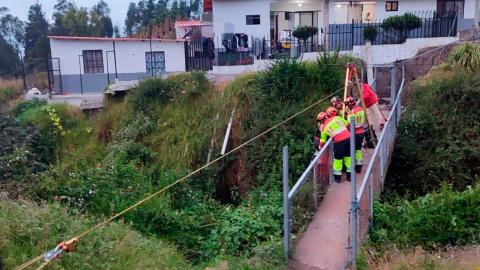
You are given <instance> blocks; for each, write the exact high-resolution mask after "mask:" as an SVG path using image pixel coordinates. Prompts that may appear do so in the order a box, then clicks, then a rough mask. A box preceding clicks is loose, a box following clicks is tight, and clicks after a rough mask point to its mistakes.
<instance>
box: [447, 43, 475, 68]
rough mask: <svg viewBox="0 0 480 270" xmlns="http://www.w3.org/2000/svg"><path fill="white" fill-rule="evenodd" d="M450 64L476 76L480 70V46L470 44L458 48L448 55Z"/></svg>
mask: <svg viewBox="0 0 480 270" xmlns="http://www.w3.org/2000/svg"><path fill="white" fill-rule="evenodd" d="M448 63H449V64H451V65H455V66H457V67H459V68H462V69H465V70H467V71H468V72H471V73H475V74H476V73H477V72H478V71H479V70H480V46H478V45H477V44H472V43H469V42H464V43H463V44H462V45H458V46H456V47H455V48H453V50H452V52H451V53H450V54H449V55H448Z"/></svg>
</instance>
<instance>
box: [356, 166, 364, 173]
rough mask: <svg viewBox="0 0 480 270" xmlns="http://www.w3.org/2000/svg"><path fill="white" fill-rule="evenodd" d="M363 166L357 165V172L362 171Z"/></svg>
mask: <svg viewBox="0 0 480 270" xmlns="http://www.w3.org/2000/svg"><path fill="white" fill-rule="evenodd" d="M362 167H363V165H355V171H356V172H357V173H361V172H362Z"/></svg>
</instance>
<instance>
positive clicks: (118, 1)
mask: <svg viewBox="0 0 480 270" xmlns="http://www.w3.org/2000/svg"><path fill="white" fill-rule="evenodd" d="M104 1H105V2H106V3H107V4H108V6H109V7H110V9H111V10H112V13H111V15H110V16H111V17H112V21H113V25H118V27H119V29H120V32H121V33H122V32H123V27H124V21H125V18H126V16H127V9H128V4H129V3H130V2H135V3H136V2H138V1H137V0H104ZM35 2H37V0H0V7H7V8H8V9H10V14H12V15H14V16H18V17H19V18H20V19H21V20H23V21H25V20H27V15H28V9H29V8H30V6H31V5H33V4H35ZM38 2H39V3H40V4H42V9H43V11H44V12H45V15H46V16H47V19H48V22H49V23H52V14H53V6H54V5H55V3H57V0H38ZM75 3H76V4H77V6H84V7H88V8H91V7H92V6H93V5H95V4H96V3H98V0H77V1H75Z"/></svg>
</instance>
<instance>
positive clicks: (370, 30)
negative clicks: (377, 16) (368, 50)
mask: <svg viewBox="0 0 480 270" xmlns="http://www.w3.org/2000/svg"><path fill="white" fill-rule="evenodd" d="M377 35H378V30H377V28H376V27H373V26H368V27H365V29H363V40H365V41H370V42H372V43H374V42H375V41H376V40H377Z"/></svg>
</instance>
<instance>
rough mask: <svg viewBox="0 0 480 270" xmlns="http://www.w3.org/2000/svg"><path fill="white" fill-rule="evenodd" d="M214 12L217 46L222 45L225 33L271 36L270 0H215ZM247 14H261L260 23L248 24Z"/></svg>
mask: <svg viewBox="0 0 480 270" xmlns="http://www.w3.org/2000/svg"><path fill="white" fill-rule="evenodd" d="M213 13H214V16H213V32H214V33H215V40H216V42H215V43H216V44H217V47H218V46H221V39H222V34H223V33H244V34H246V35H248V36H252V35H253V36H255V37H263V36H267V37H269V36H270V1H259V0H213ZM247 15H260V24H259V25H247V22H246V16H247ZM217 39H218V42H217Z"/></svg>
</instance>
